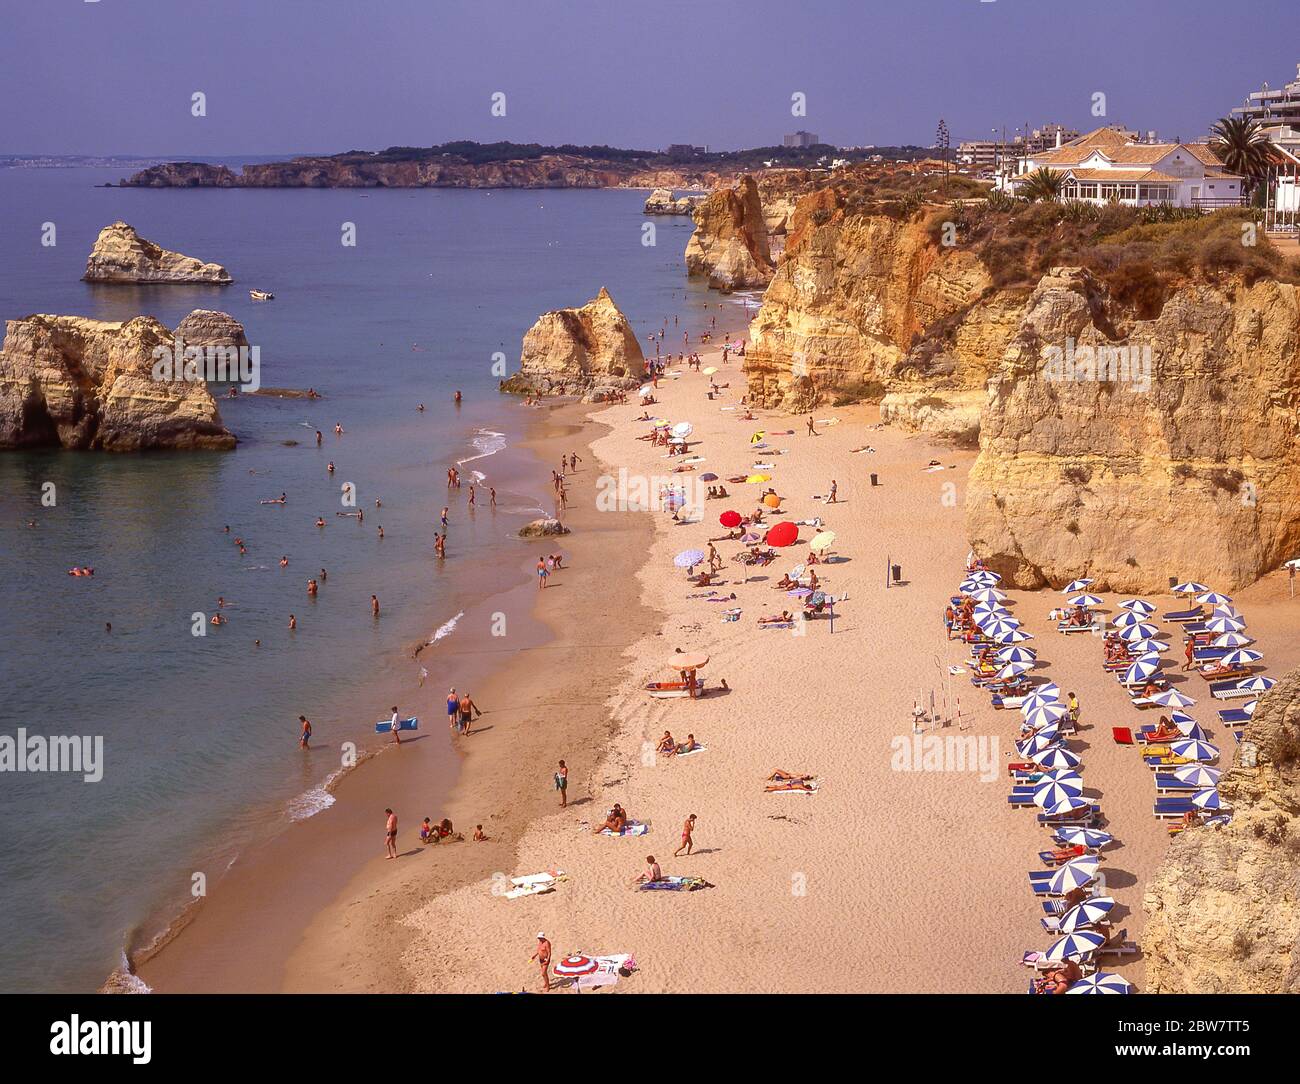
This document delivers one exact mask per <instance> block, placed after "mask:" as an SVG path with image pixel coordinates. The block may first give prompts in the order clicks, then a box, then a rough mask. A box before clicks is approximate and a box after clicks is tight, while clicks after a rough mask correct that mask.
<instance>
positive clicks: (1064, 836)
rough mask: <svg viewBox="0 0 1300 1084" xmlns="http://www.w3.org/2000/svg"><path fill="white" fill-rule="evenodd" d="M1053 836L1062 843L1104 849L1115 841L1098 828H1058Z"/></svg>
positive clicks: (1107, 833)
mask: <svg viewBox="0 0 1300 1084" xmlns="http://www.w3.org/2000/svg"><path fill="white" fill-rule="evenodd" d="M1053 835H1054V836H1055V837H1056V838H1057V840H1059V841H1060V842H1061V843H1072V844H1078V843H1082V844H1083V845H1084V846H1085V847H1104V846H1106V844H1107V843H1113V842H1114V840H1115V837H1114V836H1112V835H1111V834H1110V833H1109V832H1103V831H1101V830H1100V829H1098V828H1058V829H1057V830H1056V831H1055V832H1054V833H1053ZM1099 898H1101V899H1105V898H1106V897H1104V896H1102V897H1099Z"/></svg>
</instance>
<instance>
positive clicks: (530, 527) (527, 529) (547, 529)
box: [519, 519, 569, 538]
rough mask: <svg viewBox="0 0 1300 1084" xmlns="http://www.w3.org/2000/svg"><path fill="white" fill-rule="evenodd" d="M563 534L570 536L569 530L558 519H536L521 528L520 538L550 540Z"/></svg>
mask: <svg viewBox="0 0 1300 1084" xmlns="http://www.w3.org/2000/svg"><path fill="white" fill-rule="evenodd" d="M561 534H569V528H568V527H566V526H565V525H564V524H563V523H561V522H560V521H559V520H558V519H535V520H533V521H532V523H526V524H524V526H522V527H520V528H519V537H520V538H549V537H551V536H553V535H561Z"/></svg>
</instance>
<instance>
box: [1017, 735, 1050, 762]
mask: <svg viewBox="0 0 1300 1084" xmlns="http://www.w3.org/2000/svg"><path fill="white" fill-rule="evenodd" d="M1055 744H1057V743H1056V739H1054V738H1046V737H1044V736H1043V735H1042V734H1033V735H1031V736H1030V737H1028V738H1026V739H1025V740H1024V741H1018V742H1016V752H1018V753H1019V754H1020V755H1021V756H1022V757H1032V756H1036V755H1037V754H1038V753H1041V752H1043V751H1045V750H1047V749H1050V748H1051V747H1052V746H1053V745H1055Z"/></svg>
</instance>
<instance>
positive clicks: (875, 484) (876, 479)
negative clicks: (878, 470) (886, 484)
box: [871, 474, 880, 486]
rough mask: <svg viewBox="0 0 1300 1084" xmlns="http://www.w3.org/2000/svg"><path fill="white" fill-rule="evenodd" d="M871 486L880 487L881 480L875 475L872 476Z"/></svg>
mask: <svg viewBox="0 0 1300 1084" xmlns="http://www.w3.org/2000/svg"><path fill="white" fill-rule="evenodd" d="M871 484H872V485H873V486H878V485H880V480H879V479H878V478H877V477H876V476H875V475H874V474H873V475H872V476H871Z"/></svg>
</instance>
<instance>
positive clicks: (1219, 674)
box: [1196, 666, 1250, 682]
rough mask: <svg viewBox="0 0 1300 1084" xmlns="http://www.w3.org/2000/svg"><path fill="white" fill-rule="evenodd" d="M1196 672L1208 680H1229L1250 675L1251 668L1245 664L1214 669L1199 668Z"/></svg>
mask: <svg viewBox="0 0 1300 1084" xmlns="http://www.w3.org/2000/svg"><path fill="white" fill-rule="evenodd" d="M1196 673H1197V674H1198V675H1199V676H1200V677H1203V678H1205V680H1206V681H1210V682H1215V681H1229V680H1235V679H1237V678H1246V677H1250V670H1249V668H1248V667H1245V666H1232V667H1226V668H1224V667H1219V668H1216V669H1214V670H1197V671H1196Z"/></svg>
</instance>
